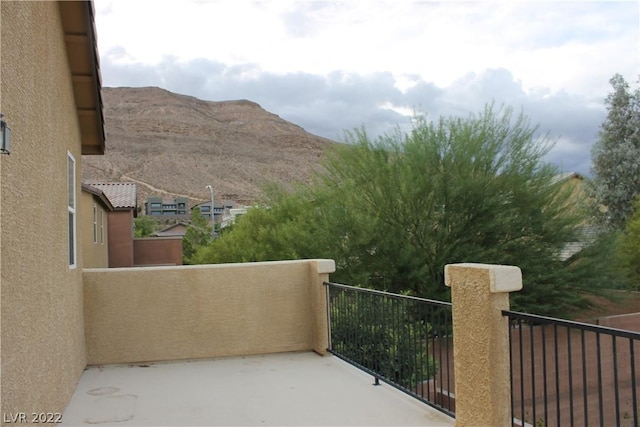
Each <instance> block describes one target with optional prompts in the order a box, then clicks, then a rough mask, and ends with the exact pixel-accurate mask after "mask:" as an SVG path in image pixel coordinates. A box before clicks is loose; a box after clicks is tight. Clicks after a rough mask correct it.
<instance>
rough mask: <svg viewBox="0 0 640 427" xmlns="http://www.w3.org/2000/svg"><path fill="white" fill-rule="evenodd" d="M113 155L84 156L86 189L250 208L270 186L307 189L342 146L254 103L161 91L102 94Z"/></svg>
mask: <svg viewBox="0 0 640 427" xmlns="http://www.w3.org/2000/svg"><path fill="white" fill-rule="evenodd" d="M102 97H103V105H104V117H105V132H106V138H107V141H106V150H105V154H104V155H103V156H83V158H82V161H83V173H82V178H83V182H98V181H122V182H135V183H136V184H137V189H138V205H143V204H144V201H145V199H146V198H147V197H148V196H150V195H157V196H161V197H164V198H171V197H175V196H186V197H188V198H189V199H190V200H191V202H192V203H198V202H202V201H207V200H209V197H210V195H209V194H210V193H209V190H207V189H206V186H207V185H212V186H213V188H214V197H215V199H216V201H222V200H228V201H236V202H238V203H241V204H249V203H251V202H253V201H255V200H256V198H257V197H258V196H259V195H260V191H261V186H262V185H263V184H265V183H267V182H275V183H279V184H284V185H290V184H291V183H293V182H297V181H303V182H304V181H308V180H309V179H310V176H311V172H312V171H313V170H316V169H318V168H319V167H320V165H319V162H320V161H321V160H322V158H323V157H324V153H325V150H328V149H331V148H332V147H334V146H335V145H336V144H337V143H336V142H334V141H331V140H328V139H325V138H321V137H319V136H316V135H313V134H310V133H308V132H306V131H305V130H304V129H303V128H301V127H300V126H297V125H295V124H293V123H290V122H287V121H286V120H283V119H281V118H280V117H278V116H277V115H275V114H273V113H270V112H268V111H266V110H264V109H263V108H262V107H260V105H258V104H256V103H255V102H251V101H247V100H237V101H221V102H212V101H203V100H200V99H197V98H194V97H191V96H185V95H179V94H175V93H172V92H169V91H167V90H164V89H160V88H156V87H144V88H124V87H121V88H103V91H102Z"/></svg>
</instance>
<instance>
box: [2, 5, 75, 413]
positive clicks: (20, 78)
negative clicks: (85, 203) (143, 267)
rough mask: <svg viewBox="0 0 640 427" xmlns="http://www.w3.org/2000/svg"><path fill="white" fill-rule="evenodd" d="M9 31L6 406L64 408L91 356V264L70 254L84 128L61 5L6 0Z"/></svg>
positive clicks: (5, 42)
mask: <svg viewBox="0 0 640 427" xmlns="http://www.w3.org/2000/svg"><path fill="white" fill-rule="evenodd" d="M1 31H2V35H1V40H2V47H1V52H2V57H1V67H2V69H1V83H0V84H1V87H2V104H1V105H2V113H3V114H4V115H5V119H6V121H7V123H8V124H9V127H10V128H11V130H12V133H13V141H12V142H13V144H12V145H13V149H12V152H11V155H8V156H7V155H2V156H0V162H2V167H1V173H2V178H1V185H2V188H1V196H0V198H1V207H2V219H1V221H2V225H1V230H2V239H1V244H2V259H1V264H2V270H1V271H2V279H1V281H0V283H1V285H0V286H1V293H2V296H1V297H2V315H1V317H2V355H1V359H2V370H1V382H2V412H3V413H16V412H31V411H34V412H60V411H62V410H63V409H64V407H65V405H66V403H67V401H68V399H69V398H70V396H71V394H72V393H73V390H74V388H75V385H76V383H77V380H78V378H79V377H80V375H81V374H82V371H83V369H84V367H85V362H86V359H85V347H84V328H83V314H82V272H81V269H80V268H74V269H71V268H70V267H69V265H68V258H67V254H68V250H67V243H68V240H67V150H69V151H70V152H71V153H72V154H73V156H74V157H75V159H76V162H77V163H76V164H77V174H76V177H77V182H76V188H77V197H79V193H80V180H79V177H80V176H81V170H80V157H81V156H80V133H79V130H78V122H77V115H76V110H75V103H74V97H73V92H72V86H71V77H70V74H69V73H70V71H69V68H68V62H67V54H66V50H65V46H64V40H63V33H62V25H61V21H60V14H59V10H58V5H57V3H55V2H2V25H1ZM78 231H79V232H80V230H78ZM78 263H79V265H82V259H81V254H80V253H79V257H78Z"/></svg>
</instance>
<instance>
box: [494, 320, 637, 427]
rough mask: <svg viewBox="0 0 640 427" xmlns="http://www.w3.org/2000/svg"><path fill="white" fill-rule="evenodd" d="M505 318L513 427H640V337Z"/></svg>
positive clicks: (576, 324)
mask: <svg viewBox="0 0 640 427" xmlns="http://www.w3.org/2000/svg"><path fill="white" fill-rule="evenodd" d="M502 313H503V315H504V316H507V317H508V318H509V321H510V324H511V327H510V328H509V340H510V343H511V346H510V355H511V411H512V416H513V425H518V426H522V425H531V426H536V427H537V426H547V427H548V426H589V425H591V426H613V425H616V426H633V427H637V426H640V415H639V414H638V411H639V406H640V403H639V402H638V398H639V395H640V392H639V391H638V387H639V386H640V380H639V379H638V377H637V375H638V374H640V357H639V356H637V355H638V354H639V352H640V333H637V332H631V331H624V330H620V329H613V328H607V327H602V326H597V325H591V324H586V323H579V322H571V321H567V320H560V319H553V318H549V317H543V316H536V315H532V314H524V313H517V312H512V311H503V312H502Z"/></svg>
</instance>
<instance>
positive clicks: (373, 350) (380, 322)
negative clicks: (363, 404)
mask: <svg viewBox="0 0 640 427" xmlns="http://www.w3.org/2000/svg"><path fill="white" fill-rule="evenodd" d="M407 308H409V309H410V308H412V307H401V308H400V307H398V306H397V305H396V306H395V307H394V305H393V303H392V302H390V301H389V300H385V299H384V298H380V297H378V296H373V297H372V296H371V295H366V294H363V295H349V296H348V295H342V296H341V298H340V302H339V303H338V305H337V306H333V307H332V310H333V312H332V313H331V343H332V348H333V349H334V350H335V351H336V352H337V353H339V354H340V355H342V356H344V357H347V358H349V359H351V360H353V361H355V362H357V363H359V364H360V365H362V366H364V367H365V368H367V369H370V370H372V371H374V372H377V373H379V374H382V375H383V376H385V377H386V378H388V379H390V380H392V381H393V382H395V383H396V384H398V385H401V386H402V387H405V388H407V389H410V390H415V388H416V386H417V385H418V384H419V383H421V382H422V381H425V380H428V379H431V378H433V377H434V376H435V373H436V371H437V368H438V364H437V362H436V361H435V360H433V358H432V357H431V356H429V355H428V351H427V348H428V346H429V344H430V343H429V340H428V337H429V336H430V334H431V332H432V328H431V325H430V324H428V323H427V322H426V321H425V320H424V319H419V318H418V317H419V316H414V315H415V314H417V313H412V312H409V313H407V312H404V311H403V312H402V321H399V320H398V318H399V312H398V310H405V309H407ZM409 311H411V310H409Z"/></svg>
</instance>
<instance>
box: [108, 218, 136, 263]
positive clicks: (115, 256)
mask: <svg viewBox="0 0 640 427" xmlns="http://www.w3.org/2000/svg"><path fill="white" fill-rule="evenodd" d="M108 222H109V233H108V234H109V267H131V266H132V265H133V211H130V210H123V211H112V212H109V221H108Z"/></svg>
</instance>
